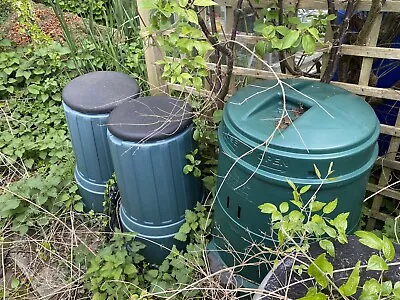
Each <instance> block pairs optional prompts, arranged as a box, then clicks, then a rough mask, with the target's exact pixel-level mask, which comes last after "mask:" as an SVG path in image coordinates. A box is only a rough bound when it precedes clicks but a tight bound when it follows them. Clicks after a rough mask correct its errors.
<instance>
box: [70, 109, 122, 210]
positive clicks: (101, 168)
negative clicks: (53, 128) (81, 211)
mask: <svg viewBox="0 0 400 300" xmlns="http://www.w3.org/2000/svg"><path fill="white" fill-rule="evenodd" d="M63 107H64V112H65V117H66V119H67V124H68V129H69V133H70V136H71V142H72V147H73V149H74V154H75V159H76V167H75V179H76V181H77V183H78V187H79V191H80V193H81V195H82V197H83V199H87V200H89V199H90V201H87V202H86V203H85V204H86V209H87V210H91V209H93V210H94V211H102V209H103V205H102V204H103V201H104V188H105V185H104V184H105V182H107V180H108V179H109V178H110V177H111V175H112V173H113V171H114V168H113V165H112V161H111V154H110V150H109V149H108V141H107V130H106V129H107V127H106V126H107V120H108V114H99V115H86V114H82V113H80V112H77V111H75V110H72V109H71V108H70V107H69V106H67V105H66V104H65V103H63Z"/></svg>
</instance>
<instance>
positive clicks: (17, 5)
mask: <svg viewBox="0 0 400 300" xmlns="http://www.w3.org/2000/svg"><path fill="white" fill-rule="evenodd" d="M3 2H5V3H10V4H11V6H12V8H13V9H14V10H15V11H16V12H17V13H18V25H19V30H20V31H21V32H22V33H25V34H26V35H27V36H28V38H29V39H30V41H31V42H32V43H33V44H38V45H40V44H48V43H50V42H51V41H52V40H51V38H50V37H49V36H47V35H46V34H45V33H43V31H42V29H41V28H40V26H39V25H38V24H37V22H36V18H35V16H34V14H33V9H32V1H31V0H19V1H14V0H4V1H3Z"/></svg>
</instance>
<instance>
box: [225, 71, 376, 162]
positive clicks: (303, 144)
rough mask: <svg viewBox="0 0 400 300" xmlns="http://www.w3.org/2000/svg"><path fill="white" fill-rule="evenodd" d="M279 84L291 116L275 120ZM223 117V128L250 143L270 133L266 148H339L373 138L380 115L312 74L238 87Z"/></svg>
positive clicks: (280, 97)
mask: <svg viewBox="0 0 400 300" xmlns="http://www.w3.org/2000/svg"><path fill="white" fill-rule="evenodd" d="M282 89H283V90H284V93H285V102H286V108H287V113H288V116H289V117H290V119H289V117H288V116H285V118H283V120H282V122H281V123H279V119H280V118H281V116H282V113H283V110H282V107H283V103H284V101H283V99H284V97H283V92H282ZM284 115H285V114H284ZM290 120H293V123H291V121H290ZM223 121H224V126H225V127H224V128H225V129H224V130H225V131H228V132H229V134H230V135H233V136H236V137H237V138H240V139H241V140H243V141H244V142H247V143H248V144H249V146H252V147H254V146H257V145H260V144H262V143H265V141H266V140H267V139H268V137H269V136H270V135H271V134H272V133H274V137H273V139H272V140H271V142H270V144H269V149H276V150H281V151H285V152H291V153H308V154H313V153H314V154H324V153H338V152H342V151H346V150H349V149H353V148H355V147H357V146H360V145H363V144H365V143H366V142H368V141H373V142H376V139H377V137H378V135H379V121H378V119H377V117H376V115H375V113H374V111H373V109H372V108H371V107H370V106H369V104H368V103H366V102H365V100H364V99H362V98H361V97H359V96H356V95H353V94H351V93H350V92H348V91H346V90H344V89H341V88H338V87H335V86H333V85H329V84H325V83H321V82H316V81H311V80H298V79H293V80H284V81H282V85H280V84H278V83H277V81H273V80H269V81H261V82H256V83H255V84H252V85H249V86H247V87H245V88H242V89H240V90H239V91H238V92H236V93H235V94H234V95H233V96H232V97H231V98H230V99H229V101H228V103H227V104H226V106H225V109H224V114H223ZM278 125H279V126H278ZM276 127H279V128H278V129H277V130H275V128H276Z"/></svg>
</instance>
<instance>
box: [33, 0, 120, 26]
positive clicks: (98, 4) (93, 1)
mask: <svg viewBox="0 0 400 300" xmlns="http://www.w3.org/2000/svg"><path fill="white" fill-rule="evenodd" d="M40 2H42V3H43V4H47V5H49V6H51V5H56V4H58V5H59V6H60V8H61V9H62V10H64V11H69V12H72V13H75V14H77V15H79V16H82V17H89V16H90V17H92V18H93V19H94V20H95V21H97V22H100V23H103V22H104V14H105V11H106V9H107V6H108V5H110V3H111V2H112V1H110V0H85V1H80V0H41V1H40Z"/></svg>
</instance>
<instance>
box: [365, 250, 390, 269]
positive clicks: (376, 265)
mask: <svg viewBox="0 0 400 300" xmlns="http://www.w3.org/2000/svg"><path fill="white" fill-rule="evenodd" d="M369 270H373V271H386V270H389V267H388V265H387V263H386V262H385V261H384V259H383V258H382V257H380V256H378V255H376V254H374V255H372V256H371V257H370V258H369V260H368V265H367V271H369Z"/></svg>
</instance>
